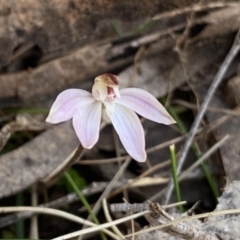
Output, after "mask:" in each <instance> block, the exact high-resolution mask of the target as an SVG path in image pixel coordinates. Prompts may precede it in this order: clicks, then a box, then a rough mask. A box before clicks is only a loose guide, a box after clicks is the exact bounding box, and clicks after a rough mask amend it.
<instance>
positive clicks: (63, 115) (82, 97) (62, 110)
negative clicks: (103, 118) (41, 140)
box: [46, 88, 95, 123]
mask: <svg viewBox="0 0 240 240" xmlns="http://www.w3.org/2000/svg"><path fill="white" fill-rule="evenodd" d="M94 101H95V99H94V98H93V97H92V94H91V93H89V92H87V91H84V90H81V89H74V88H73V89H68V90H65V91H63V92H61V93H60V94H59V95H58V96H57V98H56V100H55V102H54V103H53V105H52V107H51V110H50V113H49V115H48V117H47V119H46V121H47V122H50V123H60V122H64V121H67V120H69V119H70V118H72V117H73V115H74V113H76V111H79V110H81V109H83V108H85V107H86V106H87V105H90V104H91V103H93V102H94Z"/></svg>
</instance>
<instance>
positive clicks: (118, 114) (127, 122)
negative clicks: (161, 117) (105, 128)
mask: <svg viewBox="0 0 240 240" xmlns="http://www.w3.org/2000/svg"><path fill="white" fill-rule="evenodd" d="M108 116H109V118H110V119H111V121H112V124H113V126H114V128H115V130H116V132H117V134H118V136H119V138H120V140H121V142H122V144H123V146H124V148H125V149H126V151H127V152H128V153H129V155H130V156H131V157H132V158H134V159H135V160H137V161H138V162H144V161H146V152H145V138H144V131H143V127H142V124H141V122H140V120H139V118H138V116H137V114H136V113H134V112H133V111H132V110H130V109H128V108H126V107H124V106H122V105H119V104H115V110H114V112H113V113H112V114H108Z"/></svg>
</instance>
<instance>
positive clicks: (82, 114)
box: [46, 73, 175, 162]
mask: <svg viewBox="0 0 240 240" xmlns="http://www.w3.org/2000/svg"><path fill="white" fill-rule="evenodd" d="M103 111H106V114H107V116H108V117H109V119H110V120H111V122H112V124H113V126H114V128H115V130H116V132H117V134H118V136H119V138H120V140H121V142H122V144H123V146H124V147H125V149H126V151H127V152H128V154H129V155H130V156H131V157H132V158H133V159H135V160H137V161H139V162H144V161H145V160H146V152H145V137H144V131H143V127H142V124H141V122H140V120H139V118H138V116H137V114H139V115H141V116H142V117H144V118H147V119H150V120H152V121H154V122H157V123H163V124H166V125H168V124H172V123H175V121H174V120H173V118H172V117H171V116H170V115H169V114H168V112H167V111H166V110H165V108H164V107H163V106H162V105H161V104H160V103H159V101H158V100H157V99H156V98H155V97H154V96H152V95H151V94H150V93H149V92H147V91H145V90H142V89H138V88H125V89H121V90H119V84H118V77H117V76H115V75H113V74H110V73H106V74H103V75H100V76H98V77H96V78H95V81H94V84H93V87H92V93H89V92H87V91H85V90H81V89H68V90H65V91H63V92H62V93H60V94H59V95H58V97H57V99H56V100H55V102H54V103H53V105H52V107H51V110H50V113H49V115H48V117H47V119H46V121H47V122H50V123H60V122H64V121H67V120H69V119H71V118H72V119H73V127H74V129H75V132H76V134H77V136H78V138H79V140H80V142H81V144H82V146H83V147H84V148H86V149H90V148H92V147H93V146H94V145H95V144H96V142H97V141H98V138H99V131H100V123H101V118H102V112H103ZM135 112H136V113H137V114H136V113H135Z"/></svg>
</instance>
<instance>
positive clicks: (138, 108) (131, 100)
mask: <svg viewBox="0 0 240 240" xmlns="http://www.w3.org/2000/svg"><path fill="white" fill-rule="evenodd" d="M120 95H121V98H116V100H115V102H116V103H118V104H121V105H123V106H125V107H127V108H129V109H131V110H133V111H134V112H136V113H138V114H139V115H141V116H143V117H145V118H147V119H150V120H152V121H154V122H158V123H163V124H166V125H169V124H172V123H175V121H174V119H173V118H172V117H171V116H170V115H169V113H168V112H167V111H166V109H165V108H164V107H163V106H162V104H161V103H159V101H158V100H157V99H156V98H155V97H154V96H152V95H151V94H150V93H149V92H147V91H145V90H142V89H138V88H125V89H122V90H120Z"/></svg>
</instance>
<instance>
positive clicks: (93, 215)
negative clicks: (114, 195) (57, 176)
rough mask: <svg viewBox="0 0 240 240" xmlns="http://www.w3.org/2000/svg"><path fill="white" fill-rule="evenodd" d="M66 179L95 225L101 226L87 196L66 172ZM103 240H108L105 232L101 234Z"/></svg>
mask: <svg viewBox="0 0 240 240" xmlns="http://www.w3.org/2000/svg"><path fill="white" fill-rule="evenodd" d="M64 177H65V178H66V179H67V181H68V182H69V184H70V185H71V186H72V188H73V190H74V191H75V192H76V194H77V195H78V197H79V199H80V201H81V202H82V204H83V205H84V207H85V208H86V209H87V211H88V213H89V214H90V216H91V218H92V219H93V221H94V223H96V224H99V221H98V219H97V217H96V215H95V214H94V212H93V211H92V209H91V206H90V205H89V203H88V201H87V199H86V198H85V196H84V195H83V194H82V192H81V190H80V189H79V188H78V186H77V185H76V184H75V182H74V181H73V179H72V177H71V175H70V174H69V173H68V172H67V171H66V172H65V173H64ZM100 235H101V238H102V239H103V240H106V236H105V235H104V233H103V232H100Z"/></svg>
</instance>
